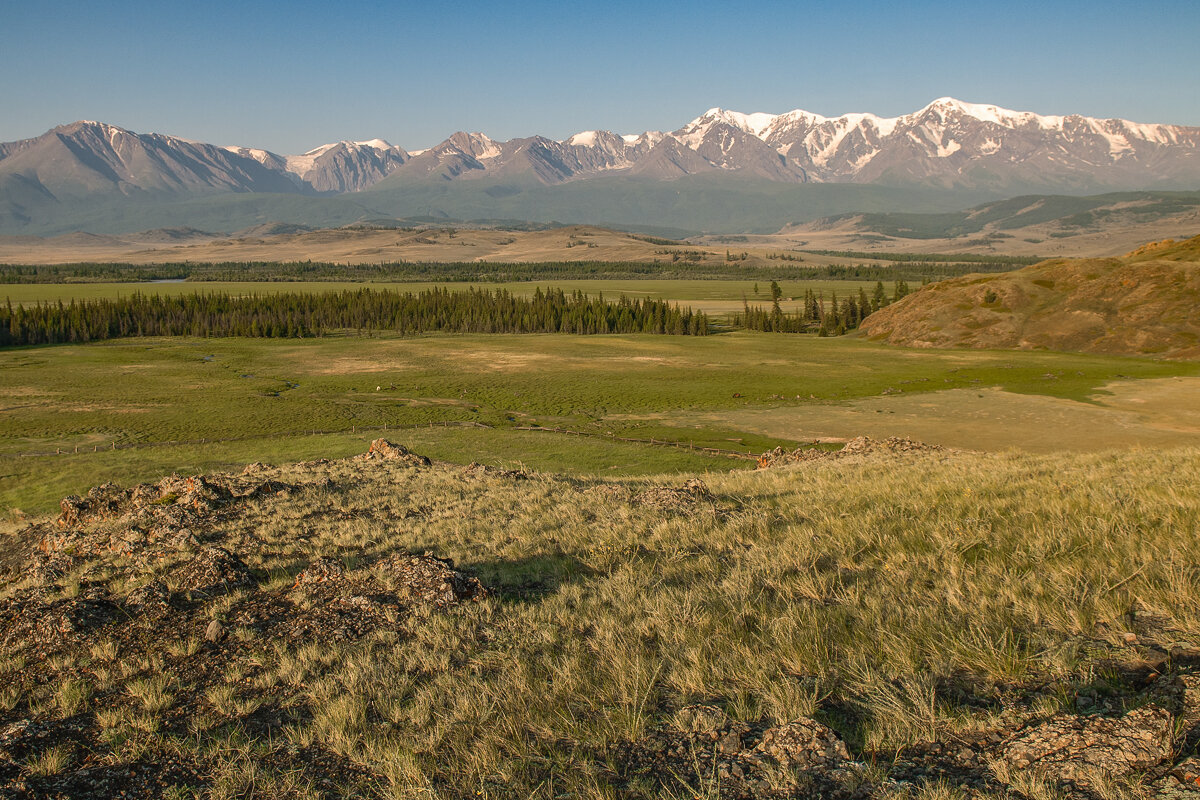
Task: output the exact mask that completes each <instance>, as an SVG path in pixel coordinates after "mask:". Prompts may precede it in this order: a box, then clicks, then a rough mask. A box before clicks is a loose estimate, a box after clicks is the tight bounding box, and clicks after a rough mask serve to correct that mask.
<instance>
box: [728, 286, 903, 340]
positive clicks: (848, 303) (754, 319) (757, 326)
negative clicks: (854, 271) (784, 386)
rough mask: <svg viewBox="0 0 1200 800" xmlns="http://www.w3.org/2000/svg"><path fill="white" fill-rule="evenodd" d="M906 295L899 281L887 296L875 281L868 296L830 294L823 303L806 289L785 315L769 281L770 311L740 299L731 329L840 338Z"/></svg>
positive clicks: (778, 290)
mask: <svg viewBox="0 0 1200 800" xmlns="http://www.w3.org/2000/svg"><path fill="white" fill-rule="evenodd" d="M908 293H909V288H908V283H907V282H905V281H902V280H900V281H896V282H895V283H894V284H893V286H892V294H891V296H890V297H889V296H888V294H887V292H886V290H885V289H884V288H883V282H882V281H879V282H877V283H876V284H875V289H874V291H873V292H871V293H870V294H869V295H868V294H867V292H866V291H865V290H864V289H861V288H860V289H859V290H858V294H857V295H844V296H842V298H840V299H839V298H838V296H837V292H833V294H832V296H831V297H830V299H829V302H828V303H826V301H825V296H824V293H823V292H815V293H814V292H813V291H812V290H811V289H806V290H805V292H804V303H803V305H802V306H801V307H800V308H799V309H797V310H796V311H795V312H794V313H792V314H787V313H785V312H784V310H783V308H782V307H781V306H780V304H779V301H780V300H781V299H782V298H783V290H782V289H781V288H780V287H779V284H778V283H777V282H775V281H771V298H772V303H771V308H770V309H766V308H763V307H762V306H751V305H750V303H749V302H747V301H745V300H743V301H742V312H741V313H740V314H735V315H734V317H733V324H734V326H735V327H739V328H747V329H749V330H752V331H764V332H768V333H816V334H817V335H818V336H841V335H842V334H845V333H848V332H849V331H852V330H854V329H855V328H857V327H858V326H859V325H860V324H862V321H863V320H864V319H866V318H867V317H868V316H870V315H871V314H872V313H874V312H876V311H878V310H879V309H881V308H883V307H884V306H887V305H890V304H891V303H893V302H895V301H896V300H899V299H900V298H902V297H904V296H905V295H907V294H908Z"/></svg>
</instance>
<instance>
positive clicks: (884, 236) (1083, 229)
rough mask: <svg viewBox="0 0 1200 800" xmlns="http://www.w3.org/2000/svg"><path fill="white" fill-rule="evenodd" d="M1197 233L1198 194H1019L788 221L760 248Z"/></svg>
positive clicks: (1073, 243) (1047, 252) (950, 248)
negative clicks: (941, 207) (959, 204)
mask: <svg viewBox="0 0 1200 800" xmlns="http://www.w3.org/2000/svg"><path fill="white" fill-rule="evenodd" d="M1198 233H1200V192H1196V191H1193V192H1149V191H1146V192H1110V193H1108V194H1100V195H1090V196H1085V197H1075V196H1069V195H1023V196H1021V197H1013V198H1009V199H1007V200H997V201H991V202H987V203H984V204H982V205H978V206H975V207H973V208H968V209H966V210H963V211H952V212H941V213H932V214H931V213H919V212H914V211H907V212H884V213H862V214H842V215H835V216H830V217H825V218H822V219H819V220H812V221H809V222H803V223H799V224H795V225H789V226H787V227H785V228H784V229H783V230H781V231H780V232H779V234H778V235H777V236H775V237H774V241H764V242H762V244H763V245H764V246H770V245H772V244H773V245H774V246H777V247H799V248H803V249H827V250H861V251H879V252H901V253H904V252H910V253H911V252H935V253H976V254H1001V253H1002V254H1005V255H1041V256H1053V255H1058V254H1065V255H1073V256H1074V255H1092V256H1116V255H1119V254H1121V253H1124V252H1127V251H1128V250H1129V249H1130V248H1133V247H1136V246H1137V245H1139V244H1140V243H1142V242H1145V241H1147V240H1149V239H1166V238H1190V237H1191V236H1194V235H1196V234H1198Z"/></svg>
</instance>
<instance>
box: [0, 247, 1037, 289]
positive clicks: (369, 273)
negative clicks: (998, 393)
mask: <svg viewBox="0 0 1200 800" xmlns="http://www.w3.org/2000/svg"><path fill="white" fill-rule="evenodd" d="M674 255H675V256H677V259H676V260H672V259H670V258H664V260H661V261H634V262H612V261H569V262H564V261H547V262H528V263H511V264H510V263H497V262H487V261H468V262H451V263H430V262H408V261H398V262H389V263H384V264H335V263H331V262H323V261H293V262H275V261H236V262H232V261H231V262H223V263H216V264H192V263H165V264H149V265H141V264H99V263H78V264H50V265H41V264H3V265H0V284H3V283H76V282H79V283H87V282H112V283H135V282H142V281H164V280H174V281H227V282H244V281H262V282H270V281H350V282H364V283H370V282H384V281H410V282H431V283H432V282H442V283H468V282H469V283H505V282H537V281H547V282H551V281H555V280H641V279H658V280H769V279H775V280H781V281H784V280H786V281H805V280H871V281H888V282H890V281H893V280H896V279H903V280H909V281H922V280H925V281H929V280H941V279H943V278H950V277H956V276H958V275H965V274H967V273H970V272H1006V271H1008V270H1011V269H1014V268H1015V266H1019V265H1015V264H1014V263H1013V262H1012V261H1010V260H996V261H972V262H967V263H949V262H943V261H923V260H912V261H896V266H879V265H874V264H857V265H838V264H826V265H819V266H802V265H798V264H795V263H787V264H780V263H773V264H771V265H769V266H746V265H744V264H743V263H742V262H741V261H740V260H732V261H729V262H714V263H700V262H697V261H694V260H689V259H690V258H691V257H692V256H690V255H688V254H686V252H685V254H684V255H680V254H679V253H675V254H674ZM870 257H872V258H881V257H882V256H870ZM797 258H798V257H797ZM963 258H966V256H963ZM783 260H785V261H789V262H790V260H791V259H790V257H783Z"/></svg>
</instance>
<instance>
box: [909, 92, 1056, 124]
mask: <svg viewBox="0 0 1200 800" xmlns="http://www.w3.org/2000/svg"><path fill="white" fill-rule="evenodd" d="M927 111H936V112H938V114H939V115H944V114H945V113H947V112H949V111H957V112H958V113H960V114H964V115H966V116H968V117H974V118H975V119H977V120H980V121H982V122H991V123H994V124H996V125H1003V126H1004V127H1006V128H1011V127H1016V126H1025V125H1029V124H1034V125H1036V126H1038V127H1039V128H1044V129H1046V130H1061V129H1062V125H1063V118H1062V117H1054V116H1043V115H1041V114H1035V113H1033V112H1032V111H1013V110H1012V109H1009V108H1001V107H1000V106H994V105H985V104H983V103H964V102H963V101H962V100H956V99H954V98H953V97H939V98H938V99H937V100H934V101H933V102H932V103H930V104H929V105H927V106H925V108H923V109H921V110H920V111H918V112H916V114H914V115H913V116H919V115H921V114H924V113H925V112H927Z"/></svg>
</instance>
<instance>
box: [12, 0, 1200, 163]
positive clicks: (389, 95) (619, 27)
mask: <svg viewBox="0 0 1200 800" xmlns="http://www.w3.org/2000/svg"><path fill="white" fill-rule="evenodd" d="M1197 34H1200V3H1197V2H1196V0H1180V1H1178V2H1177V1H1176V0H1146V2H1139V3H1132V2H1121V3H1118V2H1109V1H1108V0H1091V1H1090V2H1064V1H1062V0H1044V1H1043V2H1037V3H1025V2H1019V3H1005V2H992V3H986V4H974V3H971V2H961V0H960V1H959V2H933V1H932V0H927V1H924V2H907V3H905V2H895V3H875V2H864V3H858V4H853V5H851V6H842V5H840V4H838V3H834V2H829V1H828V0H825V1H824V2H820V3H809V2H792V3H775V2H760V3H756V4H754V5H753V6H752V7H750V8H749V9H746V8H741V9H739V8H737V7H736V6H735V4H731V3H728V2H695V3H669V4H667V3H652V2H624V1H623V0H621V1H618V2H589V3H574V2H565V1H564V2H542V1H541V0H528V1H527V2H521V3H514V4H511V5H510V4H502V3H476V2H469V1H464V2H459V3H455V4H445V5H443V4H440V3H436V2H429V3H421V4H416V3H340V4H335V3H315V2H304V1H301V2H270V3H268V2H261V3H255V2H243V3H228V2H209V3H197V4H183V3H178V4H177V3H172V2H154V3H140V2H105V0H93V1H92V2H59V3H52V4H42V3H31V2H15V0H0V68H2V70H3V76H4V78H3V80H2V81H0V87H2V88H0V141H11V140H14V139H21V138H26V137H30V136H36V135H38V134H40V133H42V132H43V131H45V130H47V129H49V128H51V127H53V126H54V125H58V124H63V123H66V122H70V121H73V120H76V119H98V120H102V121H105V122H111V123H114V124H117V125H121V126H123V127H127V128H130V129H132V130H135V131H138V132H149V131H154V132H159V133H168V134H173V135H177V136H185V137H189V138H194V139H199V140H202V141H207V142H213V143H216V144H243V145H248V146H255V147H265V148H267V149H270V150H274V151H276V152H280V153H296V152H301V151H303V150H306V149H308V148H310V147H313V146H316V145H318V144H321V143H324V142H328V141H336V140H338V139H360V140H361V139H369V138H374V137H381V138H385V139H388V140H389V141H391V142H393V143H395V144H401V145H403V146H405V147H407V148H410V149H413V148H419V147H426V146H429V145H432V144H436V143H437V142H439V141H441V140H442V139H444V138H445V137H446V136H448V135H449V134H450V133H452V132H454V131H455V130H471V131H476V130H481V131H484V132H485V133H488V134H489V135H491V136H493V137H495V138H499V139H507V138H511V137H514V136H526V135H531V134H534V133H540V134H543V135H546V136H550V137H553V138H564V137H566V136H568V135H570V134H572V133H574V132H576V131H580V130H587V129H591V128H608V129H611V130H616V131H617V132H618V133H631V132H640V131H643V130H648V129H673V128H676V127H678V126H680V125H682V124H683V123H685V122H686V121H688V120H690V119H692V118H694V117H696V116H698V115H699V114H701V113H703V112H704V111H705V110H706V109H708V108H709V107H712V106H721V107H724V108H731V109H735V110H738V111H745V112H751V111H770V112H782V111H788V110H791V109H793V108H803V109H806V110H808V111H813V112H816V113H820V114H824V115H827V116H834V115H837V114H841V113H844V112H848V111H872V112H875V113H878V114H882V115H887V116H894V115H898V114H903V113H907V112H910V111H914V110H916V109H918V108H920V107H922V106H924V105H925V104H927V103H928V102H930V101H931V100H933V99H935V98H937V97H940V96H945V95H949V96H953V97H957V98H959V99H960V100H966V101H969V102H977V103H996V104H998V105H1001V106H1005V107H1008V108H1015V109H1018V110H1029V111H1037V112H1039V113H1044V114H1066V113H1081V114H1086V115H1089V116H1098V117H1110V116H1116V117H1124V118H1127V119H1133V120H1137V121H1142V122H1168V123H1176V124H1183V125H1200V47H1197V45H1196V37H1197Z"/></svg>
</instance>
